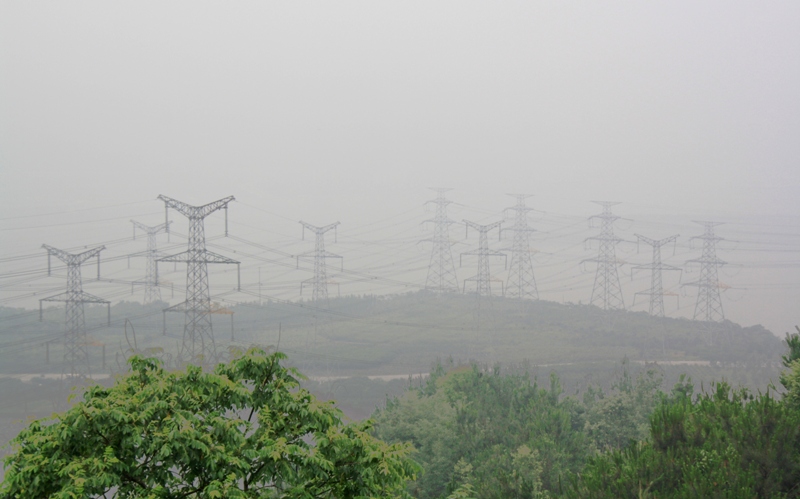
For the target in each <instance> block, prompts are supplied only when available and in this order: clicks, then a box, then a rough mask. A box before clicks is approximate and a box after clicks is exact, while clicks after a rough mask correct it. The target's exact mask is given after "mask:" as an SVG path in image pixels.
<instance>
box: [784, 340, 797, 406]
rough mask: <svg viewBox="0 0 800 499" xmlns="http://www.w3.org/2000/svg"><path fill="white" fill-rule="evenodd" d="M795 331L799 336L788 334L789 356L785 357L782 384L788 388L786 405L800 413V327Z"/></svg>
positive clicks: (785, 396) (785, 397) (785, 398)
mask: <svg viewBox="0 0 800 499" xmlns="http://www.w3.org/2000/svg"><path fill="white" fill-rule="evenodd" d="M795 329H797V334H791V335H790V334H789V333H786V346H788V347H789V354H788V355H785V356H784V357H783V365H784V366H785V367H786V368H787V369H786V370H785V371H783V373H781V383H782V384H783V386H784V387H785V388H786V395H784V400H785V402H786V404H787V405H788V406H789V407H791V408H793V409H794V410H796V411H800V327H798V326H795Z"/></svg>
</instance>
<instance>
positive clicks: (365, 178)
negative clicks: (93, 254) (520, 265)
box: [0, 1, 800, 335]
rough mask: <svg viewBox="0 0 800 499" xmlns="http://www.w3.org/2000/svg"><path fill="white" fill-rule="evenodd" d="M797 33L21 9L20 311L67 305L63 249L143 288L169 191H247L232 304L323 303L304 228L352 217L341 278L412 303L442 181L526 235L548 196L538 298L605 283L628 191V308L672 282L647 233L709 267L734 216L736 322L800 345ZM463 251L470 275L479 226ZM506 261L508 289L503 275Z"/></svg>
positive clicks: (412, 15) (7, 127) (722, 19)
mask: <svg viewBox="0 0 800 499" xmlns="http://www.w3.org/2000/svg"><path fill="white" fill-rule="evenodd" d="M798 23H800V5H798V4H795V3H790V2H783V3H778V2H775V3H768V4H760V3H744V2H742V3H730V2H704V3H702V4H697V3H694V2H648V3H622V2H614V3H607V4H603V5H600V4H586V3H579V2H558V3H545V2H509V3H502V4H497V3H485V2H464V1H459V2H455V1H454V2H435V3H431V2H396V3H389V2H285V3H278V2H269V3H257V2H245V3H237V4H227V3H211V2H199V3H198V2H171V3H161V2H136V3H130V4H117V3H100V2H69V3H40V2H3V3H2V4H0V106H1V107H0V175H2V177H1V178H2V182H0V234H1V236H0V245H1V246H0V248H1V250H0V251H2V259H1V260H0V277H2V281H0V300H2V301H1V302H0V304H2V305H3V306H14V307H27V308H35V307H36V306H38V303H37V302H38V299H39V298H40V297H42V296H48V293H49V294H55V293H57V292H60V291H63V286H64V283H63V274H64V272H63V270H62V271H60V274H58V273H57V274H58V275H56V276H51V277H47V275H46V265H47V261H46V253H45V251H44V250H42V249H41V245H42V244H43V243H46V244H49V245H52V246H55V247H58V248H63V249H68V250H78V249H79V248H83V247H84V246H87V247H93V245H99V244H105V245H106V246H107V248H108V249H107V250H106V251H105V252H104V253H103V261H104V263H103V264H102V275H103V276H104V278H105V279H106V280H104V281H101V282H96V283H91V282H90V281H89V279H88V276H91V275H92V273H93V269H91V267H89V268H87V269H84V277H85V289H86V290H87V291H88V292H91V293H93V294H96V295H98V296H102V297H107V298H108V299H110V300H114V301H117V300H123V299H141V290H138V291H137V293H138V294H136V295H134V296H130V282H131V281H135V280H140V279H141V278H142V275H143V269H144V261H143V259H141V258H139V259H133V260H132V262H131V264H130V268H129V267H128V263H127V255H130V254H132V253H136V252H140V251H143V250H144V249H145V246H144V244H145V241H144V239H137V240H136V241H132V240H129V239H130V236H131V232H132V227H131V224H130V222H129V219H136V220H138V221H140V222H142V223H145V224H148V225H157V224H159V223H162V222H163V221H164V209H163V203H161V202H160V201H157V200H156V197H157V196H158V195H159V194H164V195H166V196H170V197H172V198H175V199H179V200H181V201H185V202H187V203H190V204H198V205H199V204H205V203H208V202H211V201H214V200H217V199H220V198H223V197H225V196H229V195H234V196H235V197H236V202H235V203H232V204H231V206H230V210H229V213H228V221H229V230H230V234H231V235H232V236H235V237H237V238H238V239H233V238H228V239H224V238H222V237H221V236H222V235H223V234H224V228H223V221H224V216H223V215H222V214H221V213H220V214H214V215H212V216H211V217H209V219H208V223H207V227H206V235H207V237H208V238H209V243H210V246H209V249H211V250H213V251H215V252H218V253H221V254H224V255H226V256H228V257H231V258H235V259H237V260H240V261H241V262H242V287H243V292H241V293H238V294H236V293H231V289H232V288H233V286H234V283H235V280H236V277H235V270H232V269H219V268H214V269H212V271H211V277H210V282H211V287H212V294H214V295H215V296H219V295H221V294H222V293H225V295H224V297H225V299H226V300H229V301H230V302H231V303H237V302H244V301H252V300H254V299H257V296H258V295H261V296H262V297H272V298H276V299H281V300H296V299H299V298H300V297H301V295H300V281H302V280H304V279H307V278H309V277H310V276H311V274H310V269H311V263H310V262H308V261H301V262H300V264H299V267H300V268H299V269H297V268H296V267H297V266H298V263H297V261H296V259H295V258H294V256H296V255H298V254H300V253H303V252H306V251H310V250H312V249H313V240H311V239H310V238H309V237H308V234H307V235H306V239H305V240H302V239H301V235H302V232H301V226H300V224H298V223H297V222H298V221H299V220H304V221H306V222H308V223H311V224H314V225H326V224H328V223H332V222H336V221H338V222H341V225H340V226H339V227H338V234H337V238H336V241H335V242H334V240H333V237H332V236H333V234H329V238H328V239H327V240H326V243H327V246H328V250H329V251H331V252H334V253H336V254H338V255H342V256H343V264H344V268H345V270H347V271H348V272H349V273H348V272H345V273H339V274H337V273H336V272H334V270H335V269H332V273H333V274H335V275H334V276H333V277H332V279H334V280H336V281H337V282H338V284H339V287H338V289H339V291H340V292H341V293H342V294H351V293H357V294H386V293H400V292H405V291H414V290H416V289H420V287H422V286H424V282H425V275H426V271H427V266H428V263H429V262H428V261H429V258H430V246H426V245H425V244H420V243H419V241H420V240H422V239H425V238H428V237H430V236H431V232H430V228H431V227H430V226H426V225H424V224H423V223H422V222H423V221H424V220H426V219H428V218H431V217H432V216H433V213H432V212H430V211H429V212H425V210H424V206H425V202H426V201H427V200H431V199H433V198H434V197H435V193H434V192H433V191H430V190H428V188H429V187H449V188H452V190H451V191H449V192H448V197H449V199H450V200H452V201H453V204H451V205H450V206H449V210H450V211H449V215H450V217H451V218H452V219H454V220H456V221H458V222H460V221H462V220H464V219H467V220H473V221H476V222H478V223H490V222H494V221H496V220H500V219H502V210H503V209H504V208H507V207H510V206H512V205H513V203H514V199H513V198H511V197H508V196H507V195H506V194H508V193H526V194H530V195H531V197H530V198H528V200H527V202H528V205H529V206H530V207H532V208H534V209H535V210H536V211H533V212H531V214H530V218H529V223H530V226H532V227H534V228H536V229H537V230H538V232H536V233H534V234H533V235H532V238H531V246H532V248H533V249H534V250H535V251H536V252H537V253H536V254H535V257H534V273H535V276H536V280H537V285H538V289H539V295H540V297H541V298H542V299H546V300H553V301H560V302H566V301H571V302H575V303H578V302H583V303H586V302H588V301H589V298H590V296H591V290H592V282H593V279H594V274H593V268H592V267H588V268H583V267H582V266H581V265H580V262H581V261H582V260H585V259H589V258H594V257H596V256H597V247H596V246H591V245H590V246H589V247H586V246H585V245H584V240H585V239H586V238H589V237H592V236H596V235H597V234H598V229H597V228H594V229H592V228H589V227H588V223H587V218H588V217H590V216H592V215H595V214H598V213H599V212H600V207H599V206H597V205H595V204H591V203H590V201H591V200H608V201H618V202H620V203H621V204H619V205H617V206H615V207H614V212H615V213H616V214H618V215H619V216H621V217H623V220H620V221H619V222H618V224H617V225H616V227H615V230H616V234H617V235H618V236H619V237H621V238H623V239H624V240H625V241H626V242H623V243H621V244H620V245H619V246H618V248H617V251H618V257H619V258H620V259H622V260H624V261H625V262H627V263H626V265H623V266H622V268H621V270H620V273H621V279H622V287H623V290H624V294H625V300H626V304H627V305H628V306H630V305H631V304H632V302H633V296H634V293H635V292H637V291H643V290H646V288H648V287H649V274H648V273H647V272H646V271H639V272H637V273H635V274H634V275H633V278H631V267H632V266H635V265H644V264H647V263H648V262H649V258H650V248H649V247H647V246H641V247H639V248H638V252H637V246H636V244H635V240H636V238H635V236H634V234H636V233H639V234H642V235H645V236H647V237H650V238H653V239H661V238H664V237H668V236H671V235H673V234H680V238H679V239H678V243H677V245H676V247H675V248H674V253H673V248H672V247H669V248H667V247H665V248H663V251H662V258H663V260H664V263H665V264H669V265H674V266H678V267H683V266H684V262H685V261H686V260H689V259H693V258H699V257H700V252H701V245H700V244H698V241H695V243H694V245H692V244H691V242H690V240H689V238H690V237H693V236H700V235H701V234H702V227H701V226H700V225H697V224H693V223H692V221H693V220H713V221H718V222H724V225H720V226H719V227H718V228H717V235H718V236H719V237H721V238H724V239H727V241H721V242H720V243H719V245H718V251H717V256H718V257H719V258H720V259H721V260H724V261H726V262H728V265H726V266H725V267H724V268H723V271H721V274H720V280H721V281H723V282H724V284H725V285H726V287H729V289H726V291H725V292H724V294H723V298H722V299H723V305H724V307H725V312H726V317H727V318H729V319H731V320H733V321H735V322H740V323H742V324H745V325H750V324H763V325H764V326H766V327H768V328H769V329H771V330H772V331H773V332H774V333H776V334H780V335H782V334H783V332H785V331H788V330H790V329H791V328H792V326H793V325H794V324H796V323H797V314H796V306H797V303H800V203H799V202H798V198H800V161H799V160H800V141H799V140H798V137H800V91H798V89H800V57H799V56H800V31H799V30H798V29H797V26H798ZM170 218H171V219H172V220H174V222H175V234H174V235H173V236H172V237H171V239H170V241H169V242H167V241H166V238H164V237H163V236H159V244H160V245H161V246H162V248H164V249H165V250H171V251H173V252H178V251H182V249H183V248H184V247H185V246H181V245H185V240H182V239H181V238H180V237H179V234H181V233H183V234H185V233H186V230H187V225H188V224H187V222H186V219H185V218H183V217H182V216H180V215H179V214H177V213H176V212H171V214H170ZM507 223H508V224H510V223H511V222H510V221H509V222H507ZM451 237H452V239H453V241H455V242H456V243H455V244H454V246H453V254H454V258H455V260H456V264H458V254H459V253H460V252H465V251H470V250H474V249H475V247H476V246H477V237H476V236H475V235H474V234H470V237H469V238H466V237H465V234H464V227H463V226H462V225H454V226H453V227H452V231H451ZM211 244H213V245H214V246H213V247H212V246H211ZM509 244H510V241H505V242H503V243H500V242H498V241H497V238H496V236H495V237H494V239H493V240H491V239H490V245H491V247H492V249H493V250H499V249H500V248H502V247H507V246H508V245H509ZM331 263H332V265H334V266H335V265H337V263H338V262H331ZM474 265H475V262H474V260H473V261H470V260H469V259H467V258H465V260H464V267H461V268H459V269H457V270H458V278H459V283H462V282H463V280H464V279H465V278H468V277H471V276H472V275H474V274H475V267H474ZM169 267H171V265H167V268H165V269H163V271H164V276H165V277H164V278H165V280H168V281H172V282H173V283H174V284H175V286H176V293H175V297H174V298H172V297H171V296H170V295H169V294H168V293H166V291H162V293H163V294H164V295H165V298H166V299H167V300H170V301H171V303H173V304H174V303H177V302H179V301H180V300H181V299H182V294H181V290H180V287H181V286H182V279H183V278H182V277H181V274H180V272H181V270H180V269H177V270H175V269H174V268H169ZM687 270H692V269H687ZM170 271H171V272H175V273H174V274H172V275H170V274H169V272H170ZM492 272H493V273H495V276H496V277H498V278H499V279H504V278H505V276H506V275H507V274H506V273H505V271H504V269H503V264H502V260H495V261H493V267H492ZM59 276H61V277H62V279H59ZM167 276H168V277H167ZM696 278H697V269H696V268H695V269H694V273H686V272H685V273H684V274H683V275H680V273H679V272H675V273H669V274H667V273H665V275H664V284H665V287H666V288H668V290H670V291H671V292H674V293H676V294H677V295H679V299H678V300H676V299H675V298H674V297H668V298H667V299H666V300H665V308H666V312H667V315H669V316H673V317H677V316H685V317H691V316H692V314H693V312H694V300H695V296H696V291H695V289H693V288H689V287H681V283H686V282H690V281H692V280H694V279H696ZM304 292H307V290H306V291H304ZM497 292H499V290H497ZM331 294H332V295H333V294H335V291H334V290H333V288H331ZM303 297H306V295H303ZM645 298H646V297H645ZM634 310H647V303H646V299H643V298H642V297H641V296H640V297H639V298H637V301H636V307H634Z"/></svg>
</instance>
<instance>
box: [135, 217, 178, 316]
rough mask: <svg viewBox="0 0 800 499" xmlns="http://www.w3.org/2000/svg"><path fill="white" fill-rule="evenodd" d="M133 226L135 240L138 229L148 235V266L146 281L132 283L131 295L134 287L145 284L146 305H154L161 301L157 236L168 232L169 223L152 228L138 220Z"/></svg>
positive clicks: (146, 255)
mask: <svg viewBox="0 0 800 499" xmlns="http://www.w3.org/2000/svg"><path fill="white" fill-rule="evenodd" d="M131 223H132V224H133V239H134V240H135V239H136V229H137V228H138V229H140V230H143V231H144V232H145V233H146V234H147V251H146V252H145V253H144V255H145V257H147V266H146V268H145V273H144V281H134V282H132V283H131V293H133V286H134V285H136V284H144V303H145V304H148V303H154V302H157V301H161V289H160V288H159V287H158V273H157V271H158V268H157V267H156V259H158V255H159V253H158V248H157V246H156V235H157V234H158V233H160V232H162V231H163V232H166V231H167V230H168V228H169V222H166V223H163V224H161V225H156V226H154V227H151V226H149V225H144V224H143V223H141V222H137V221H136V220H131Z"/></svg>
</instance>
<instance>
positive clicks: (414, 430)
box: [375, 365, 587, 499]
mask: <svg viewBox="0 0 800 499" xmlns="http://www.w3.org/2000/svg"><path fill="white" fill-rule="evenodd" d="M560 395H561V387H560V385H559V383H558V379H557V378H556V377H555V376H553V377H552V378H551V384H550V388H549V389H544V388H541V387H539V386H538V385H537V384H536V383H534V382H531V378H530V375H529V374H528V373H527V372H524V371H519V372H509V373H501V371H500V369H499V368H495V369H492V370H485V369H481V368H480V367H479V366H477V365H472V366H465V367H461V368H456V369H452V370H450V372H448V373H447V374H446V375H441V373H440V372H438V370H436V369H435V370H434V375H433V376H431V379H430V380H429V381H428V383H427V384H426V385H425V386H424V387H422V388H421V389H420V390H418V391H413V392H409V393H407V394H406V395H405V396H404V397H403V398H401V399H398V400H397V401H394V402H392V403H390V404H388V405H387V407H386V409H384V410H382V411H379V412H378V413H377V414H376V418H375V419H376V429H377V435H378V436H379V437H380V438H382V439H385V440H387V441H411V442H412V443H414V445H415V447H416V448H417V450H418V452H417V454H416V455H415V458H416V459H417V460H418V461H419V462H420V463H421V464H422V467H423V469H424V473H423V474H422V476H421V477H420V479H419V480H418V481H417V482H415V483H414V484H413V485H412V489H411V492H412V493H413V494H414V495H415V497H419V498H443V497H448V496H449V497H477V498H481V499H484V498H497V499H500V498H502V499H514V498H519V499H523V498H525V499H532V498H538V497H546V495H547V491H548V490H554V489H555V488H556V487H557V483H558V477H559V476H560V475H561V474H563V473H565V472H566V471H568V470H571V471H577V470H579V469H580V467H581V466H582V464H583V462H584V459H585V457H586V453H587V448H586V447H587V446H586V440H585V438H584V434H583V422H582V421H580V422H579V421H575V420H573V414H574V410H573V409H574V408H573V407H572V405H573V402H572V401H571V400H570V399H566V400H564V401H562V400H560Z"/></svg>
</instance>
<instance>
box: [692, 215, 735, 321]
mask: <svg viewBox="0 0 800 499" xmlns="http://www.w3.org/2000/svg"><path fill="white" fill-rule="evenodd" d="M695 223H697V224H700V225H702V226H703V228H704V231H703V235H702V236H695V237H693V238H692V239H693V240H694V239H699V240H701V241H703V254H702V255H701V256H700V258H695V259H693V260H687V262H686V263H687V264H693V263H694V264H699V265H700V276H699V278H698V279H697V280H696V281H693V282H689V283H686V284H684V286H696V287H697V303H696V304H695V308H694V319H695V320H702V321H706V322H722V321H723V320H725V313H724V311H723V310H722V298H721V297H720V292H719V290H720V287H722V285H721V284H720V282H719V278H718V272H717V270H718V268H719V267H721V266H723V265H725V263H727V262H724V261H722V260H720V259H719V258H717V242H719V241H722V240H723V239H722V238H720V237H717V236H716V235H715V234H714V227H716V226H717V225H722V223H721V222H697V221H696V222H695Z"/></svg>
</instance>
